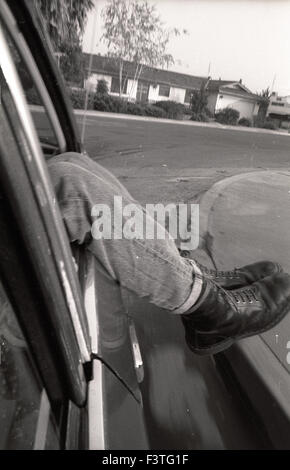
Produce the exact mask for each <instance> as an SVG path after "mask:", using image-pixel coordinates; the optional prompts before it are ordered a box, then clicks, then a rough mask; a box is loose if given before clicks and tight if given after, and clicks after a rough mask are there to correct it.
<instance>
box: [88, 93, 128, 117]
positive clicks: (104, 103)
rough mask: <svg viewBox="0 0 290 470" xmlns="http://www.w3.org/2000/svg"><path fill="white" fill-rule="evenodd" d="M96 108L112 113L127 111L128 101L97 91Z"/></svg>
mask: <svg viewBox="0 0 290 470" xmlns="http://www.w3.org/2000/svg"><path fill="white" fill-rule="evenodd" d="M94 109H96V110H97V111H107V112H110V113H125V112H126V103H125V101H123V100H122V99H121V98H118V97H117V96H110V95H102V94H101V93H96V94H95V97H94Z"/></svg>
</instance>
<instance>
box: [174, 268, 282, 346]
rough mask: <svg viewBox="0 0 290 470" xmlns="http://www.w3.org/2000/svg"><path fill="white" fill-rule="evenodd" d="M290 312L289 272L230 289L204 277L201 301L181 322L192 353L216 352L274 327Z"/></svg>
mask: <svg viewBox="0 0 290 470" xmlns="http://www.w3.org/2000/svg"><path fill="white" fill-rule="evenodd" d="M289 311H290V276H289V274H285V273H280V274H275V275H273V276H269V277H266V278H264V279H262V280H261V281H257V282H255V283H253V284H252V285H251V286H249V287H246V288H241V289H234V290H229V291H228V290H226V289H223V288H222V287H220V286H219V285H218V284H216V283H215V282H213V281H210V280H207V279H205V280H204V286H203V291H202V293H201V296H200V298H199V300H198V301H197V303H196V304H195V305H194V306H193V307H192V309H190V311H189V312H188V313H187V314H183V315H182V322H183V325H184V327H185V338H186V342H187V344H188V346H189V348H190V349H191V350H192V351H193V352H195V353H196V354H200V355H206V354H216V353H218V352H221V351H223V350H224V349H226V348H228V347H229V346H231V345H232V344H233V342H234V341H235V340H238V339H241V338H246V337H248V336H253V335H256V334H260V333H263V332H264V331H267V330H269V329H271V328H272V327H274V326H275V325H276V324H277V323H279V322H280V321H281V320H282V319H283V318H284V317H285V315H286V314H287V313H288V312H289Z"/></svg>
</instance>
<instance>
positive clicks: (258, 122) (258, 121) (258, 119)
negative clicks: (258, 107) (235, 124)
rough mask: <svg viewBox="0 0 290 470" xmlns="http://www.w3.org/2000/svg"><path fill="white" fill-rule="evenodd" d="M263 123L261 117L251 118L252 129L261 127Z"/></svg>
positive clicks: (263, 120) (263, 119)
mask: <svg viewBox="0 0 290 470" xmlns="http://www.w3.org/2000/svg"><path fill="white" fill-rule="evenodd" d="M264 122H265V118H264V117H263V116H261V115H259V114H258V115H256V116H254V117H253V126H254V127H263V126H264Z"/></svg>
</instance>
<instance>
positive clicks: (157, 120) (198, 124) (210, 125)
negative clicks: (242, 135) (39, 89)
mask: <svg viewBox="0 0 290 470" xmlns="http://www.w3.org/2000/svg"><path fill="white" fill-rule="evenodd" d="M29 109H30V110H31V111H34V112H40V111H44V107H43V106H38V105H34V104H31V105H29ZM73 111H74V114H76V115H79V116H85V117H89V116H91V117H104V118H108V119H110V118H113V119H127V120H132V121H143V122H154V123H155V124H177V125H180V126H191V127H203V128H207V129H219V130H221V131H228V130H230V131H236V132H250V133H256V134H268V135H276V136H277V135H281V136H284V137H290V132H289V133H288V132H281V131H272V130H270V129H259V128H257V127H254V128H253V127H242V126H224V125H223V124H219V123H210V122H207V123H204V122H197V121H190V120H182V121H181V120H178V119H164V118H151V117H147V116H135V115H132V114H121V113H106V112H104V111H94V110H86V111H85V110H84V109H74V110H73Z"/></svg>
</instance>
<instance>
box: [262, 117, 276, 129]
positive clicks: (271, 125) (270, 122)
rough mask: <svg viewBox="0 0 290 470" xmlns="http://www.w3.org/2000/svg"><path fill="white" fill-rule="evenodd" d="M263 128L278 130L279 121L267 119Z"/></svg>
mask: <svg viewBox="0 0 290 470" xmlns="http://www.w3.org/2000/svg"><path fill="white" fill-rule="evenodd" d="M263 129H270V130H272V131H276V130H277V129H278V125H277V123H276V122H275V121H274V120H272V119H266V121H265V122H264V124H263Z"/></svg>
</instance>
